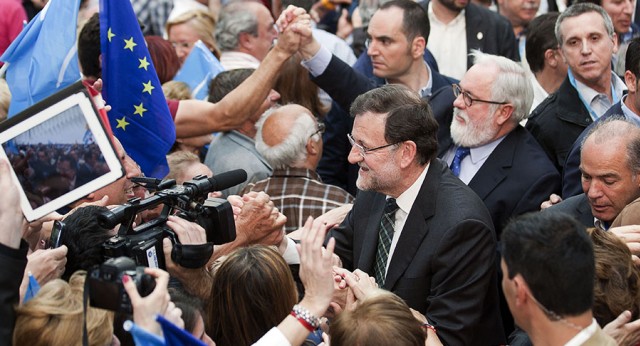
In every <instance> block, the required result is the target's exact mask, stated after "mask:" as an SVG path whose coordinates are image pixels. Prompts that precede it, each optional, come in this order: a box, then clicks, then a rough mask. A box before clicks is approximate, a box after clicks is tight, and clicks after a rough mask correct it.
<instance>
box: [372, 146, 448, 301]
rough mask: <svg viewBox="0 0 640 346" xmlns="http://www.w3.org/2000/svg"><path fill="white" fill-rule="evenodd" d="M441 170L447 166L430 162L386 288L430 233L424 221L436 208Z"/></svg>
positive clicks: (436, 161) (403, 268)
mask: <svg viewBox="0 0 640 346" xmlns="http://www.w3.org/2000/svg"><path fill="white" fill-rule="evenodd" d="M443 169H449V168H447V167H446V166H445V165H443V164H442V163H441V161H440V160H438V159H435V160H432V161H431V164H430V166H429V171H428V172H427V176H426V177H425V180H424V182H423V183H422V187H421V188H420V192H419V193H418V196H417V197H416V200H415V202H414V203H413V206H412V207H411V210H410V211H409V215H407V221H406V222H405V224H404V228H403V229H402V234H400V238H399V239H398V243H397V244H396V248H395V250H394V252H393V257H392V258H391V263H389V270H388V271H387V278H386V280H385V284H384V286H383V287H384V288H385V289H387V290H391V289H392V288H393V286H395V284H396V282H397V281H398V279H399V278H400V277H401V276H402V274H404V272H405V271H406V269H407V267H408V266H409V264H410V263H411V261H412V260H413V258H415V257H416V256H415V254H416V252H417V251H418V249H419V248H420V245H421V244H422V240H423V239H424V237H425V236H426V235H427V233H429V227H428V226H429V225H428V222H427V220H428V219H430V218H431V217H432V216H433V215H434V213H435V210H436V199H437V195H438V186H439V185H440V177H441V175H442V170H443Z"/></svg>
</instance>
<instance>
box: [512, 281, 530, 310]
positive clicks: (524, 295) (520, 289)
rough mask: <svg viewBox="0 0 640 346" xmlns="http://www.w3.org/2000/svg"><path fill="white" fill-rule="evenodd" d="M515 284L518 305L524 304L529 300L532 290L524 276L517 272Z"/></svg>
mask: <svg viewBox="0 0 640 346" xmlns="http://www.w3.org/2000/svg"><path fill="white" fill-rule="evenodd" d="M513 284H514V285H515V292H516V306H522V305H524V304H526V303H527V302H528V301H529V295H531V291H530V290H529V286H528V285H527V283H526V282H525V281H524V278H523V277H522V275H520V274H516V276H514V277H513Z"/></svg>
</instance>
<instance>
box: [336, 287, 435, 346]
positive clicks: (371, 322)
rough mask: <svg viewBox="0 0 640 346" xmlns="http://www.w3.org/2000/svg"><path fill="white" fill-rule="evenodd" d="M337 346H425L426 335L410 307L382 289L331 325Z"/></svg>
mask: <svg viewBox="0 0 640 346" xmlns="http://www.w3.org/2000/svg"><path fill="white" fill-rule="evenodd" d="M329 334H330V337H331V345H334V346H342V345H345V346H346V345H349V346H365V345H378V346H422V345H424V344H425V334H424V332H423V330H422V328H421V326H420V322H419V321H418V320H417V319H416V318H415V317H414V316H413V314H412V313H411V310H410V309H409V306H408V305H407V304H406V303H405V302H404V301H403V300H402V298H400V297H398V296H397V295H395V294H393V293H391V292H388V291H383V290H379V291H378V292H376V293H375V295H373V296H371V297H367V298H366V299H365V300H363V301H362V302H360V303H358V305H357V306H356V307H355V309H354V310H352V311H350V310H345V311H343V312H342V313H340V314H339V315H338V317H336V318H335V320H333V322H332V323H331V329H330V331H329Z"/></svg>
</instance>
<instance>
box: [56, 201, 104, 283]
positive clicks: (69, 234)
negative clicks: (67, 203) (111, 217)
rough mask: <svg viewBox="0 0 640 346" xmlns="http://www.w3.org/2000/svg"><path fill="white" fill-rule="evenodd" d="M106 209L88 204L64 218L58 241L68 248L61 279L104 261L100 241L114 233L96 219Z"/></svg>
mask: <svg viewBox="0 0 640 346" xmlns="http://www.w3.org/2000/svg"><path fill="white" fill-rule="evenodd" d="M106 210H107V208H105V207H99V206H93V205H89V206H86V207H82V208H78V209H77V210H76V211H75V212H73V213H72V214H71V215H69V216H67V217H66V218H65V219H64V226H63V228H62V230H61V231H60V243H61V244H62V245H66V246H67V248H68V249H69V250H68V252H67V265H66V267H65V272H64V274H62V278H63V279H68V278H69V277H70V276H71V274H73V273H74V272H75V271H76V270H87V271H88V270H90V269H91V268H92V267H93V266H95V265H99V264H101V263H103V262H104V257H103V252H102V243H104V242H105V241H106V240H108V239H109V238H111V237H112V236H113V235H114V234H113V233H112V230H111V229H109V228H106V227H103V226H101V225H100V223H99V222H98V219H97V216H98V214H99V213H100V212H102V211H106Z"/></svg>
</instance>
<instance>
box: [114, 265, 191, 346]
mask: <svg viewBox="0 0 640 346" xmlns="http://www.w3.org/2000/svg"><path fill="white" fill-rule="evenodd" d="M144 272H145V273H146V274H149V275H151V276H153V277H154V278H155V279H156V287H155V288H154V289H153V292H151V293H150V294H149V295H148V296H146V297H140V294H139V293H138V289H137V288H136V284H135V283H134V282H133V280H132V279H131V277H130V276H129V275H124V276H123V277H122V284H123V285H124V289H125V291H127V294H128V295H129V299H130V300H131V306H132V307H133V321H134V322H135V323H136V324H137V325H138V326H140V327H142V328H144V329H146V330H147V331H149V332H151V333H154V334H156V335H162V329H161V328H160V325H159V324H158V322H156V315H163V316H165V317H171V318H172V319H175V315H178V316H180V315H181V314H182V312H180V313H178V312H175V311H173V310H171V311H169V308H170V307H171V306H170V304H169V303H170V301H171V298H170V297H169V291H168V290H167V285H168V284H169V273H167V272H165V271H164V270H162V269H158V268H144ZM174 307H175V306H174ZM176 309H177V308H176ZM178 310H179V309H178ZM182 325H184V322H182Z"/></svg>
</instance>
